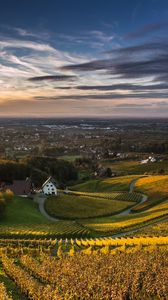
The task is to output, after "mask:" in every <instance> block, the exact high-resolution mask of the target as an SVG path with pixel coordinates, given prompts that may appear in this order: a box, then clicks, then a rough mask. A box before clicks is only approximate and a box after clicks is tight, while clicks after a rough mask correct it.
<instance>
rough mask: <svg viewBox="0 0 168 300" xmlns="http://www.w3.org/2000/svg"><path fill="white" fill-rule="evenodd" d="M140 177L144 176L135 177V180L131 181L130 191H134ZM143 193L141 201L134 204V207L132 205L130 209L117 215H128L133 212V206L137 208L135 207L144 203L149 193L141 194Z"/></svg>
mask: <svg viewBox="0 0 168 300" xmlns="http://www.w3.org/2000/svg"><path fill="white" fill-rule="evenodd" d="M140 178H142V177H138V178H136V179H133V180H132V181H131V183H130V186H129V193H133V192H134V189H135V184H136V182H137V181H138V180H139V179H140ZM141 195H142V198H141V201H140V202H138V203H137V204H135V205H134V206H132V207H130V208H128V209H126V210H124V211H122V212H121V213H119V214H116V215H115V216H128V215H129V214H130V213H131V210H132V208H135V207H137V206H138V205H139V204H142V203H144V202H145V201H147V200H148V196H147V195H145V194H141Z"/></svg>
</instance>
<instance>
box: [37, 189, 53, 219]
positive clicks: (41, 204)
mask: <svg viewBox="0 0 168 300" xmlns="http://www.w3.org/2000/svg"><path fill="white" fill-rule="evenodd" d="M45 200H46V197H45V196H43V195H41V194H37V195H36V196H35V197H34V201H35V202H36V203H38V205H39V211H40V212H41V214H42V215H43V216H44V217H45V218H46V219H48V220H49V221H51V222H58V221H59V219H56V218H53V217H51V216H50V215H49V214H48V213H47V212H46V210H45V209H44V203H45Z"/></svg>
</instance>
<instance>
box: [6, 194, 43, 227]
mask: <svg viewBox="0 0 168 300" xmlns="http://www.w3.org/2000/svg"><path fill="white" fill-rule="evenodd" d="M47 222H48V221H47V220H46V218H45V217H43V216H42V215H41V213H40V212H39V209H38V204H37V203H35V202H33V200H32V199H29V198H23V197H17V196H14V197H13V199H12V201H11V203H9V204H8V205H7V207H6V213H5V216H4V217H3V218H2V219H1V221H0V226H2V225H10V224H27V223H28V224H31V223H32V224H37V223H39V224H42V223H47Z"/></svg>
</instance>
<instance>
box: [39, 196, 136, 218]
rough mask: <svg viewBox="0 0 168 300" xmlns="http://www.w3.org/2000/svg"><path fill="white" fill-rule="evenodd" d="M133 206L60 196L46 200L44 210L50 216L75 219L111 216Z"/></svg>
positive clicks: (83, 197) (102, 200) (131, 203)
mask: <svg viewBox="0 0 168 300" xmlns="http://www.w3.org/2000/svg"><path fill="white" fill-rule="evenodd" d="M134 204H135V202H130V201H128V202H127V201H119V200H109V199H104V198H94V197H88V196H82V195H65V194H60V195H59V196H58V197H50V198H48V199H47V200H46V202H45V209H46V211H47V212H48V213H49V214H50V215H52V216H55V217H58V218H67V219H68V218H69V219H75V218H89V217H90V218H91V217H96V216H103V215H109V214H113V213H116V212H118V211H122V210H124V209H126V208H127V207H130V206H132V205H134Z"/></svg>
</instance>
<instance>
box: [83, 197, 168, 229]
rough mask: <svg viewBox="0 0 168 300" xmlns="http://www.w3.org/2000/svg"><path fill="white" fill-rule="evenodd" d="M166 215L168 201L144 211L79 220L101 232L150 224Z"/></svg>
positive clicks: (167, 213)
mask: <svg viewBox="0 0 168 300" xmlns="http://www.w3.org/2000/svg"><path fill="white" fill-rule="evenodd" d="M166 217H168V201H165V202H163V203H161V204H158V205H156V206H155V207H153V208H150V209H149V210H147V211H146V212H142V213H136V214H132V215H129V216H124V217H123V216H118V217H117V216H116V217H115V216H114V217H106V218H96V219H93V220H89V219H88V220H84V221H82V220H81V223H82V224H83V225H84V226H86V227H88V228H90V229H93V230H97V231H102V232H111V233H118V232H121V231H128V230H131V229H134V228H138V227H139V226H143V225H145V224H150V223H152V222H153V221H154V220H161V219H164V218H166Z"/></svg>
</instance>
